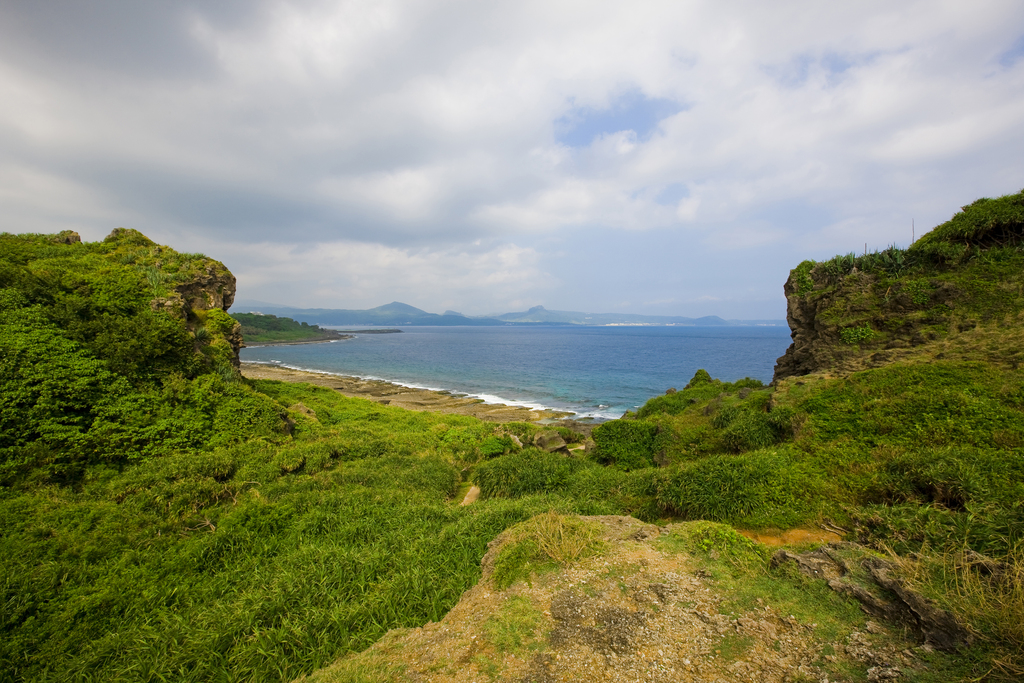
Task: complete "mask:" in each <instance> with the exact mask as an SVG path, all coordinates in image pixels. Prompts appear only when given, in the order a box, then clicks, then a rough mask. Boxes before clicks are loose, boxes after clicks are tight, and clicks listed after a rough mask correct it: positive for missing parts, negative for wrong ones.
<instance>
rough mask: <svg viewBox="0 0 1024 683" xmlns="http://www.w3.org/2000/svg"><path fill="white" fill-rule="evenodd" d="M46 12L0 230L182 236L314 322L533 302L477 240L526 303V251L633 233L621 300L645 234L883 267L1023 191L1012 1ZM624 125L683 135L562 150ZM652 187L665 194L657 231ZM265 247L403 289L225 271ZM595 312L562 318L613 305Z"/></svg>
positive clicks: (5, 42) (314, 276)
mask: <svg viewBox="0 0 1024 683" xmlns="http://www.w3.org/2000/svg"><path fill="white" fill-rule="evenodd" d="M68 11H69V12H71V11H73V12H75V13H76V14H75V15H74V16H75V17H76V19H75V20H74V22H73V23H74V31H73V32H71V33H69V32H68V31H66V30H65V29H64V28H61V27H60V26H58V25H56V24H54V23H53V22H48V21H46V20H45V15H43V14H38V15H36V14H34V12H35V10H33V9H32V4H30V3H27V4H25V5H23V6H17V5H6V6H5V7H3V8H2V9H0V96H2V98H3V100H4V102H5V106H4V108H3V110H2V111H0V155H2V158H3V159H4V167H3V169H2V172H3V173H4V174H5V176H4V177H5V178H8V179H11V180H10V181H9V182H8V184H7V185H6V186H5V189H4V190H3V191H2V192H0V197H2V199H3V202H4V211H5V219H4V220H5V221H6V224H5V225H4V228H5V229H8V230H11V229H13V230H20V229H21V228H19V227H18V226H25V227H24V229H31V230H59V229H64V228H67V227H73V228H76V229H80V230H82V231H83V234H86V235H93V236H102V235H103V234H106V232H107V231H109V229H110V228H112V227H115V225H121V224H129V223H130V224H133V226H134V227H138V228H139V229H142V230H143V231H146V232H153V233H155V234H158V235H161V236H164V238H165V239H167V240H168V241H171V242H174V241H175V240H188V239H192V238H191V237H189V236H191V235H196V234H202V235H204V236H205V237H204V239H208V240H210V241H211V242H210V243H211V244H214V243H216V244H219V245H225V248H227V245H233V246H232V247H231V248H232V249H234V250H235V253H236V254H239V255H241V254H246V256H245V258H246V259H253V260H252V261H244V262H242V263H241V265H240V266H238V267H239V268H241V269H242V270H243V271H246V272H256V271H257V270H260V269H263V270H265V271H266V272H274V273H278V274H280V275H281V276H282V277H285V276H287V277H289V278H294V279H295V280H294V281H295V282H299V281H300V280H301V278H302V277H306V278H308V279H309V283H310V284H309V286H308V287H307V288H306V291H308V292H319V294H317V295H316V296H317V297H319V299H318V300H320V299H322V298H323V297H327V296H336V297H340V298H339V300H338V301H336V302H334V304H332V305H337V306H354V305H355V304H354V303H353V302H352V301H349V300H342V299H343V298H344V297H349V296H351V297H364V296H365V297H366V299H367V300H366V301H365V302H363V303H366V304H368V305H377V304H379V303H383V302H385V301H386V300H392V299H401V296H405V295H404V294H403V295H401V296H400V293H401V292H414V291H422V292H425V293H429V295H430V296H435V297H441V298H444V297H445V296H447V295H445V294H444V293H443V292H444V288H443V287H442V286H441V285H440V284H439V283H440V282H441V280H440V279H439V278H438V276H437V275H436V274H437V272H439V271H438V269H437V268H436V267H435V265H434V264H435V262H445V263H449V261H446V260H445V259H448V258H451V259H453V260H459V259H464V260H467V261H469V262H471V265H470V267H468V268H463V270H465V271H466V272H473V273H475V275H476V277H478V278H479V280H478V282H479V283H480V284H478V286H477V287H475V288H474V287H468V288H467V289H466V290H465V292H466V293H465V295H463V294H459V295H458V296H455V295H452V296H450V297H448V298H452V299H458V300H459V301H462V302H463V303H459V304H457V307H459V308H464V309H466V310H482V309H488V308H489V307H490V306H491V304H492V303H495V305H496V302H498V301H499V300H500V301H508V300H510V297H513V296H514V294H513V293H511V291H512V289H514V288H515V287H519V288H521V291H522V292H526V294H523V295H521V296H519V300H522V301H524V302H528V301H530V300H532V299H531V296H533V295H532V294H530V293H531V292H537V296H538V297H540V300H537V301H535V303H542V302H543V299H544V291H543V288H537V287H535V286H534V284H532V283H533V281H532V280H531V279H530V278H518V277H516V276H513V274H512V273H513V271H512V270H510V269H507V268H506V269H502V268H503V267H502V266H501V263H502V262H501V261H500V259H498V258H497V256H495V254H496V253H497V252H496V251H494V249H495V248H494V247H492V248H491V251H486V250H485V251H484V252H479V253H478V252H477V251H476V250H475V249H474V248H469V247H467V246H466V245H471V244H472V243H473V242H474V241H476V240H482V241H483V243H484V244H490V245H494V244H506V245H511V244H518V245H525V246H521V247H520V248H522V249H526V250H528V252H529V250H534V251H532V252H529V253H533V254H534V256H533V257H532V258H533V259H534V260H533V261H532V263H533V265H532V266H529V267H527V268H526V271H527V272H533V273H534V275H536V276H537V277H538V278H540V279H541V280H543V279H544V277H550V276H544V275H543V273H545V272H548V273H552V272H557V264H556V262H555V261H554V260H553V259H554V258H555V257H554V256H552V255H551V254H549V253H548V251H547V249H548V248H549V247H550V246H551V244H553V243H554V242H551V243H548V242H546V241H545V240H554V241H555V242H557V240H558V239H559V236H560V235H568V234H576V233H575V232H574V231H577V230H591V229H593V230H601V231H607V230H610V231H628V232H629V233H630V235H631V237H630V239H631V240H633V241H634V242H635V244H636V245H637V246H638V248H637V250H636V251H637V255H633V256H629V257H627V256H624V255H623V254H622V253H621V251H622V250H621V249H619V250H614V251H612V250H609V251H607V252H601V251H600V250H596V251H595V250H589V253H591V256H590V258H592V259H595V261H594V264H593V267H594V268H595V269H597V270H599V271H602V272H610V271H612V270H614V271H615V272H616V274H617V277H616V278H615V281H616V283H617V284H616V286H617V287H621V286H622V283H623V282H628V281H629V274H630V273H632V272H635V273H636V278H635V279H636V280H637V281H638V282H639V281H643V280H644V279H645V278H644V277H642V275H643V273H644V270H645V267H646V266H645V262H644V259H643V257H642V256H640V255H639V254H643V253H644V251H645V250H648V251H649V250H657V249H659V245H660V244H661V242H662V241H663V238H664V236H665V235H666V234H668V233H673V234H679V235H683V236H685V239H686V240H687V244H688V245H690V247H688V248H692V249H696V250H698V251H699V254H698V255H695V256H694V257H691V258H690V259H689V260H688V262H689V263H690V264H692V265H691V267H694V268H702V267H708V268H710V267H711V266H704V265H702V264H711V263H714V262H716V261H715V259H716V258H718V257H717V256H716V254H718V253H719V251H721V250H727V251H728V253H729V257H728V258H730V259H732V260H733V261H735V260H736V259H738V258H741V257H742V254H744V253H745V254H747V256H746V258H749V259H758V258H760V257H761V255H762V254H763V251H764V248H765V247H766V245H774V246H775V247H778V249H779V250H780V253H786V254H789V255H790V256H789V257H790V258H791V259H792V261H793V263H794V264H795V263H797V262H799V261H800V260H802V259H803V258H806V257H818V256H822V255H827V252H828V251H829V250H833V251H845V250H849V249H850V248H853V245H861V247H862V243H863V242H864V241H865V239H867V240H868V241H870V242H873V243H875V242H886V243H887V242H888V241H894V240H896V239H897V236H896V234H895V232H893V236H892V237H891V238H889V239H887V235H888V234H889V233H890V231H895V230H896V227H895V226H902V224H903V223H904V222H907V221H906V220H905V219H907V220H909V218H910V217H912V216H913V217H915V218H916V219H917V221H918V226H919V232H923V230H924V229H925V228H926V227H930V226H931V225H934V224H935V223H937V222H939V221H941V220H944V219H945V218H948V216H949V215H950V214H951V213H952V211H953V210H955V208H957V207H958V206H959V205H961V204H964V203H967V202H968V201H971V200H972V199H974V198H976V197H978V196H982V195H994V194H1001V193H1005V192H1010V191H1016V190H1019V189H1020V187H1021V186H1024V167H1021V165H1020V164H1019V159H1020V158H1021V156H1022V155H1024V132H1022V130H1021V127H1020V126H1019V121H1020V120H1021V118H1022V115H1024V60H1016V61H1014V60H1012V59H1007V58H1006V57H1005V55H1006V54H1007V53H1008V51H1010V50H1012V49H1014V46H1015V45H1017V44H1018V43H1019V39H1020V36H1021V34H1022V33H1024V6H1022V5H1020V3H1017V2H1011V1H1009V0H1006V1H1002V0H992V1H988V2H977V3H970V4H967V3H962V2H955V1H953V0H948V1H944V2H933V1H928V2H925V1H924V0H919V1H912V2H904V3H896V4H893V3H891V2H882V1H880V0H879V1H871V2H860V3H838V4H837V3H820V2H811V1H805V2H779V3H759V2H741V1H736V2H724V3H723V2H711V1H710V0H707V1H691V2H685V3H680V2H668V1H665V2H655V1H652V2H644V3H639V4H637V3H633V4H630V5H626V4H624V3H613V2H576V1H572V2H544V3H541V2H521V1H520V2H512V1H511V0H506V1H502V2H490V3H475V2H468V1H461V0H460V1H456V0H432V1H430V2H412V1H411V0H383V1H381V2H369V1H367V0H344V1H343V0H338V1H333V0H301V1H300V0H295V1H294V2H289V1H285V0H265V1H264V2H253V3H241V4H238V5H229V4H225V5H223V6H220V7H213V6H210V5H208V4H206V3H198V2H195V3H182V4H180V5H175V6H166V7H165V6H153V7H149V8H146V7H144V6H139V7H134V8H132V9H131V12H128V13H125V12H122V11H121V10H120V9H119V7H118V3H113V4H109V5H107V4H104V3H100V2H98V3H96V4H95V5H91V6H89V7H84V8H82V7H78V8H75V7H72V6H71V5H69V10H68ZM111 13H113V14H111ZM111 16H116V17H118V19H119V21H120V22H121V23H119V24H118V26H119V28H118V30H117V31H113V32H112V30H111V26H112V24H111ZM40 17H43V18H40ZM126 22H127V23H126ZM627 96H628V97H633V100H631V101H633V102H634V104H635V103H637V102H639V103H640V104H637V107H639V108H638V109H636V111H635V112H633V113H634V114H636V115H637V116H640V115H641V114H643V113H644V112H645V111H648V110H644V109H643V106H641V105H643V103H644V102H647V103H668V104H671V103H675V105H676V108H677V109H682V110H681V111H678V113H675V114H672V115H669V116H666V117H665V118H664V119H663V120H661V121H660V122H659V123H657V125H655V126H653V127H648V126H647V124H646V123H644V124H643V125H640V124H637V125H633V126H632V127H624V128H622V130H613V129H612V128H617V127H622V126H627V124H628V123H629V122H628V121H626V122H625V123H623V122H622V121H620V120H619V119H615V122H614V123H613V122H611V121H612V118H614V117H611V118H609V119H608V120H609V123H607V126H608V127H609V128H608V129H607V130H598V129H595V134H594V136H593V138H592V141H591V142H589V144H588V143H585V142H584V143H583V144H582V146H576V147H569V146H566V145H564V144H562V143H560V142H559V141H558V135H559V132H558V126H559V125H560V124H559V123H558V122H559V121H564V120H565V117H566V116H568V115H577V116H578V115H579V113H580V112H584V111H585V112H590V113H591V114H593V113H594V112H598V113H599V112H600V110H602V108H607V107H615V106H616V103H620V102H622V101H623V98H624V97H627ZM651 106H652V107H653V106H654V105H653V104H652V105H651ZM651 111H653V110H651ZM673 111H674V109H673ZM603 120H604V119H602V118H601V117H600V116H598V115H592V116H590V118H589V119H588V125H592V126H598V127H600V125H601V121H603ZM648 123H649V122H648ZM641 129H642V130H641ZM588 130H589V129H588ZM631 131H632V132H631ZM587 139H591V138H587ZM573 144H577V143H573ZM667 187H674V188H682V189H684V190H685V192H682V190H678V191H677V194H675V195H673V197H674V198H673V199H672V200H671V201H668V200H665V199H664V197H665V195H663V194H662V192H663V190H664V189H665V188H667ZM48 197H49V198H48ZM15 224H16V225H15ZM900 229H902V228H901V227H900ZM602 234H607V233H602ZM681 239H682V238H681ZM900 239H902V238H900ZM274 241H276V242H283V243H285V244H292V243H304V244H307V245H308V244H316V245H319V246H318V247H317V249H318V250H320V251H324V252H331V253H334V252H333V251H332V249H335V250H343V251H346V252H351V253H358V254H360V255H361V256H360V258H366V259H369V261H368V263H373V264H377V265H375V266H373V268H377V269H378V270H376V271H374V270H373V269H372V268H371V270H369V271H366V272H367V273H370V272H371V271H372V272H378V273H383V272H385V270H387V268H386V267H385V264H387V263H393V264H398V263H401V264H402V266H401V268H400V269H398V270H400V271H401V276H397V275H396V276H395V277H383V276H380V277H376V276H371V275H369V274H367V275H365V276H362V277H361V279H359V280H358V283H359V285H358V287H355V285H352V287H351V288H348V289H346V288H345V287H335V285H334V284H328V285H324V286H320V285H317V284H314V283H316V282H320V281H324V282H328V283H334V282H335V281H336V280H335V279H332V278H333V277H334V276H333V275H332V274H331V273H332V271H331V270H330V268H331V266H330V264H329V263H328V262H326V261H323V260H317V259H312V260H306V261H294V259H299V258H300V256H299V255H298V254H299V252H298V251H295V250H293V249H288V248H284V249H282V248H275V249H270V248H269V247H268V248H267V251H266V252H265V254H268V255H271V256H272V257H273V258H272V259H271V260H264V259H263V257H258V255H257V254H256V253H255V252H252V251H251V248H250V247H248V246H246V245H249V244H252V243H264V242H266V243H270V242H274ZM904 241H905V240H904ZM331 245H336V247H332V246H331ZM872 246H874V244H873V245H872ZM882 246H884V244H883V245H882ZM300 251H302V253H305V251H304V250H300ZM528 252H523V254H526V253H528ZM812 252H813V253H812ZM417 254H432V256H431V257H430V258H427V257H422V258H421V257H419V256H417ZM386 255H390V256H386ZM399 255H402V256H399ZM445 255H449V256H445ZM454 255H458V258H456V256H454ZM520 257H521V258H522V259H526V261H522V262H520V265H522V263H527V262H530V259H527V258H526V256H525V255H522V254H521V255H520ZM267 258H270V257H269V256H268V257H267ZM273 259H277V261H276V262H275V261H274V260H273ZM478 260H479V263H480V264H481V265H480V266H479V267H477V266H475V265H472V263H475V262H476V261H478ZM256 262H259V263H261V264H262V265H261V268H260V269H256V268H253V267H251V266H252V264H253V263H256ZM787 265H792V264H787ZM353 267H355V268H356V270H358V267H361V266H358V267H357V266H353ZM388 267H390V266H388ZM367 268H369V266H367ZM395 268H398V267H397V266H395ZM489 268H496V269H497V271H496V272H500V273H505V275H504V276H500V277H497V279H493V278H491V277H490V276H489V275H488V272H489V271H488V269H489ZM530 268H535V269H537V270H534V271H530ZM398 270H396V271H395V272H398ZM353 272H356V271H353ZM359 272H362V271H359ZM387 272H392V271H387ZM712 274H713V273H712V271H708V275H709V277H710V276H711V275H712ZM421 277H422V278H424V279H423V280H418V278H421ZM459 277H460V278H461V277H462V276H459ZM406 281H408V282H421V283H426V282H429V283H433V284H431V285H429V287H428V286H427V285H424V288H423V289H421V290H417V289H416V288H415V287H408V286H406V285H405V284H404V283H405V282H406ZM459 281H460V282H461V281H462V280H459ZM544 281H545V282H547V284H548V286H549V287H554V286H555V285H554V284H553V281H552V280H550V279H549V280H544ZM254 282H255V281H254ZM460 286H461V285H460ZM563 286H564V282H563ZM638 286H639V285H638ZM295 287H296V289H295V290H294V291H295V292H298V291H299V290H300V289H301V287H300V286H299V285H295ZM346 287H348V285H346ZM531 287H534V288H533V289H530V288H531ZM601 287H602V285H601V284H600V283H597V284H595V288H594V289H592V290H589V294H584V293H581V294H579V295H577V296H578V297H582V296H592V297H593V298H594V299H595V300H609V301H610V300H620V299H621V296H620V295H618V294H615V293H614V292H611V291H605V290H603V289H602V288H601ZM760 287H761V288H762V289H767V288H773V287H778V288H781V282H764V283H762V284H761V285H760ZM431 288H433V289H431ZM489 288H493V289H494V292H500V294H498V293H494V292H491V291H490V289H489ZM460 291H461V290H460ZM565 291H568V290H565ZM332 292H333V294H332ZM426 295H427V294H424V295H423V296H426ZM548 295H549V296H555V295H557V293H556V292H554V291H553V290H549V294H548ZM296 296H297V294H296ZM410 296H411V294H410ZM460 297H461V298H460ZM474 297H476V298H475V299H474ZM667 298H671V299H673V300H675V301H678V302H681V303H680V304H679V305H680V307H681V308H680V309H679V310H678V311H674V312H677V313H679V314H683V315H686V314H689V312H690V311H688V310H686V309H685V302H686V301H688V300H693V299H694V297H689V298H688V295H687V293H686V292H679V293H678V295H677V296H673V297H664V296H662V295H661V294H660V293H656V292H653V291H652V292H637V293H636V296H635V297H630V300H636V301H647V302H653V301H658V302H664V301H665V300H666V299H667ZM371 299H372V301H371ZM474 302H475V303H474ZM409 303H413V302H411V301H410V302H409ZM424 303H425V302H424ZM568 305H570V306H571V307H574V308H579V309H588V308H592V307H591V306H590V305H589V302H588V301H585V300H579V299H574V300H572V301H570V302H568ZM659 305H660V304H659ZM438 307H439V305H431V306H429V308H430V309H431V310H433V309H436V308H438ZM778 314H779V315H781V308H780V310H779V312H778Z"/></svg>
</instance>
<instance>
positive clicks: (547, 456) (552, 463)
mask: <svg viewBox="0 0 1024 683" xmlns="http://www.w3.org/2000/svg"><path fill="white" fill-rule="evenodd" d="M588 467H596V466H595V465H594V464H593V463H588V462H586V461H581V460H574V459H571V458H566V457H565V456H563V455H560V454H558V453H548V452H546V451H542V450H540V449H537V448H526V449H523V450H522V451H520V452H518V453H512V454H510V455H505V456H501V457H498V458H494V459H493V460H488V461H486V462H483V463H480V464H479V465H477V466H476V469H475V470H474V472H473V481H474V482H475V483H476V485H477V486H479V487H480V495H481V496H482V497H484V498H496V497H502V498H517V497H519V496H525V495H529V494H531V493H540V492H555V491H563V490H564V489H565V488H566V487H567V486H568V484H569V480H570V478H571V477H572V475H573V474H574V473H575V472H578V471H580V470H582V469H585V468H588Z"/></svg>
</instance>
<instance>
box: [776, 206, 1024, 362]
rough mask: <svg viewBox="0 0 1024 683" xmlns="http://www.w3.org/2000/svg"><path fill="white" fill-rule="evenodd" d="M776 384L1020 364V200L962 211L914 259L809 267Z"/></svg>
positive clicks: (1023, 339)
mask: <svg viewBox="0 0 1024 683" xmlns="http://www.w3.org/2000/svg"><path fill="white" fill-rule="evenodd" d="M785 293H786V301H787V310H786V317H787V320H788V322H789V326H790V329H791V330H792V337H793V343H792V344H791V345H790V347H789V348H788V349H787V350H786V353H785V354H784V355H783V356H782V357H780V358H779V359H778V361H777V363H776V366H775V375H774V380H775V381H778V380H781V379H784V378H786V377H792V376H798V375H807V374H812V373H829V374H836V375H847V374H850V373H852V372H856V371H858V370H863V369H867V368H872V367H880V366H883V365H887V364H889V363H893V362H897V361H905V362H927V361H929V360H932V359H949V360H977V361H985V362H989V363H996V364H1000V365H1009V366H1010V367H1013V368H1016V367H1018V365H1019V364H1020V363H1021V361H1024V336H1022V334H1021V330H1022V328H1024V191H1022V192H1020V193H1018V194H1013V195H1007V196H1004V197H1000V198H998V199H979V200H978V201H976V202H974V203H972V204H969V205H968V206H965V207H963V209H962V211H961V212H959V213H957V214H956V215H955V216H953V218H952V219H950V220H949V221H947V222H946V223H943V224H942V225H939V226H937V227H936V228H935V229H934V230H932V231H931V232H929V233H927V234H926V235H924V236H923V237H922V238H921V239H919V240H918V241H917V242H915V243H914V244H913V245H911V246H910V248H908V249H900V248H898V247H895V246H892V247H889V248H888V249H886V250H884V251H880V252H875V253H865V254H863V255H861V256H857V255H855V254H847V255H845V256H836V257H834V258H832V259H830V260H828V261H822V262H815V261H804V262H803V263H801V264H800V265H799V266H797V267H796V268H794V269H793V270H792V271H791V272H790V275H789V278H788V279H787V280H786V284H785Z"/></svg>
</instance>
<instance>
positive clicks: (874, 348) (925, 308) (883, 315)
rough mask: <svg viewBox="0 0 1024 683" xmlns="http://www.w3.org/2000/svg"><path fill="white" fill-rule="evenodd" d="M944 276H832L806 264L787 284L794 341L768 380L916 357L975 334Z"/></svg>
mask: <svg viewBox="0 0 1024 683" xmlns="http://www.w3.org/2000/svg"><path fill="white" fill-rule="evenodd" d="M947 277H949V275H948V274H947V276H946V277H930V278H923V277H922V278H916V279H912V278H911V279H908V278H902V279H896V280H892V279H885V278H884V277H883V276H880V275H878V274H871V273H864V272H858V271H857V270H856V268H855V269H854V270H853V272H851V273H848V274H846V275H842V276H834V275H831V274H829V273H828V272H827V269H826V268H825V264H822V263H814V262H810V261H807V262H804V263H802V264H800V266H798V267H797V268H795V269H793V270H792V271H791V272H790V275H789V278H788V279H787V280H786V284H785V285H784V291H785V294H786V320H787V322H788V323H789V328H790V331H791V336H792V339H793V343H792V344H790V346H789V348H788V349H786V353H785V354H784V355H783V356H781V357H780V358H779V359H778V360H777V361H776V364H775V373H774V377H773V381H774V382H777V381H779V380H782V379H785V378H787V377H795V376H800V375H808V374H812V373H836V374H849V373H851V372H856V371H858V370H865V369H868V368H874V367H881V366H883V365H888V364H890V363H893V362H895V361H898V360H907V359H910V358H911V357H912V356H914V355H920V354H917V353H916V352H915V351H914V349H920V348H921V347H924V346H928V345H929V344H932V343H933V342H935V341H937V340H940V339H946V338H948V336H949V332H950V330H952V331H953V332H954V333H956V332H962V331H965V330H969V329H973V327H975V326H976V325H977V322H976V321H972V320H970V319H969V318H965V317H964V316H963V315H961V314H960V313H959V311H958V308H959V305H960V302H961V300H962V299H963V298H964V292H963V291H962V290H961V288H960V287H958V286H957V284H956V283H955V282H951V281H949V280H948V279H947Z"/></svg>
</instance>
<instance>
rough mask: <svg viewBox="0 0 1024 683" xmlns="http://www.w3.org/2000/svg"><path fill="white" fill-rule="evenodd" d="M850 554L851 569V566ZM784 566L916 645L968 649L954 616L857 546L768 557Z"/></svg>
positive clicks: (965, 632) (781, 552)
mask: <svg viewBox="0 0 1024 683" xmlns="http://www.w3.org/2000/svg"><path fill="white" fill-rule="evenodd" d="M851 554H852V555H853V556H855V557H856V558H857V561H856V562H855V563H854V562H850V561H849V557H850V555H851ZM843 555H846V556H847V557H846V559H844V557H843ZM787 563H792V564H794V565H796V567H797V569H798V570H799V571H800V573H801V574H804V575H805V576H809V577H811V578H816V579H822V580H825V581H827V582H828V585H829V587H830V588H831V589H832V590H834V591H836V592H837V593H842V594H843V595H848V596H850V597H852V598H854V599H855V600H857V601H858V602H859V603H860V604H861V609H863V610H864V612H865V613H867V614H869V615H871V616H873V617H876V618H878V619H884V620H885V621H888V622H889V623H891V624H893V625H895V626H896V627H898V628H900V629H902V630H904V631H905V632H908V633H911V634H913V635H914V637H915V638H916V639H917V641H918V642H919V643H923V644H925V645H927V646H929V647H932V648H934V649H936V650H942V651H945V652H950V651H953V650H956V649H958V648H960V647H964V646H966V645H969V644H970V643H971V635H970V633H969V632H968V630H967V629H966V628H964V627H963V626H962V625H961V624H960V623H959V622H957V620H956V619H955V618H954V617H953V615H951V614H950V613H949V612H947V611H945V610H943V609H940V608H939V607H937V606H936V605H935V604H934V603H932V602H931V601H930V600H928V599H927V598H925V597H924V596H922V595H921V594H920V593H918V592H917V591H915V590H913V589H912V588H911V587H910V586H909V585H908V584H907V583H906V582H905V581H903V580H902V579H900V578H898V577H897V576H896V575H895V572H894V569H895V567H894V565H893V564H892V563H891V562H889V561H887V560H885V559H882V558H880V557H876V556H873V555H871V554H870V553H869V551H867V550H866V549H865V548H862V547H860V546H858V545H856V544H855V543H830V544H829V545H827V546H822V547H821V548H818V549H816V550H813V551H811V552H806V553H801V554H795V553H791V552H789V551H787V550H779V551H778V552H776V553H775V555H773V556H772V560H771V566H772V567H779V566H782V565H785V564H787Z"/></svg>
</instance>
